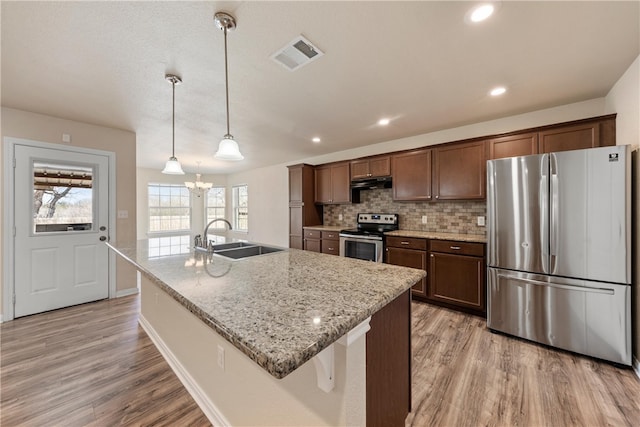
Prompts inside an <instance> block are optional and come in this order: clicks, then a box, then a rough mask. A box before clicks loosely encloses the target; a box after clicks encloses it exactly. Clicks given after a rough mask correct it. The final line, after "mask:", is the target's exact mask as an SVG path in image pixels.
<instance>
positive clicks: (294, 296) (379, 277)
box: [108, 239, 425, 378]
mask: <svg viewBox="0 0 640 427" xmlns="http://www.w3.org/2000/svg"><path fill="white" fill-rule="evenodd" d="M108 245H109V246H110V247H111V248H112V249H113V250H115V252H117V253H118V254H119V255H121V256H123V257H124V258H125V259H127V260H128V261H130V262H131V263H133V264H134V265H135V266H136V267H137V268H138V269H139V270H140V271H141V272H142V273H143V274H145V276H147V277H148V278H150V279H151V280H152V281H153V282H154V283H156V284H157V285H158V286H159V287H161V288H162V289H164V290H165V291H166V292H167V293H168V294H169V295H171V296H172V297H173V298H174V299H175V300H176V301H178V302H179V303H180V304H182V305H183V306H184V307H186V308H187V309H188V310H189V311H191V312H192V313H193V314H194V315H195V316H197V317H199V318H200V319H201V320H202V321H203V322H204V323H205V324H207V325H208V326H210V327H211V328H212V329H214V330H215V331H216V332H217V333H218V334H220V335H221V336H223V337H224V338H225V339H227V340H228V341H229V342H230V343H232V344H233V345H234V346H236V347H237V348H238V349H240V350H241V351H242V352H243V353H244V354H246V355H247V356H248V357H249V358H251V359H252V360H254V361H255V362H256V363H257V364H258V365H259V366H261V367H262V368H264V369H265V370H266V371H267V372H269V373H270V374H271V375H273V376H274V377H276V378H283V377H285V376H286V375H288V374H289V373H291V372H293V371H294V370H295V369H297V368H298V367H299V366H301V365H302V364H303V363H305V362H306V361H308V360H309V359H311V358H312V357H313V356H315V355H316V354H317V353H319V352H320V351H322V350H323V349H324V348H326V347H328V346H329V345H331V344H332V343H333V342H335V341H336V340H337V339H339V338H340V337H342V336H343V335H344V334H345V333H347V332H349V331H350V330H351V329H353V328H354V327H355V326H357V325H359V324H360V323H361V322H363V321H364V320H365V319H367V317H369V316H371V315H373V314H374V313H376V312H377V311H378V310H380V309H381V308H382V307H384V306H385V305H387V304H388V303H390V302H391V301H393V300H394V299H395V298H396V297H398V296H399V295H400V294H402V293H403V292H405V291H406V290H408V289H409V288H411V286H412V285H414V284H415V283H416V282H417V281H418V280H420V279H421V278H423V277H424V276H425V272H424V271H423V270H416V269H411V268H405V267H399V266H394V265H389V264H382V263H373V262H368V261H362V260H356V259H352V258H344V257H338V256H335V255H326V254H320V253H315V252H309V251H302V250H297V249H287V250H284V251H282V252H276V253H270V254H265V255H260V256H254V257H249V258H245V259H242V260H230V259H229V258H225V257H222V256H220V255H211V254H207V253H202V252H193V251H190V250H189V247H188V244H187V245H185V247H184V248H183V249H184V251H183V252H184V253H177V254H175V255H170V256H155V257H154V256H151V255H150V254H153V253H155V252H154V251H153V250H152V248H150V240H148V239H145V240H139V241H138V242H135V243H130V244H127V243H123V244H119V243H113V242H112V243H108ZM176 252H179V251H176ZM211 357H212V358H215V355H212V356H211Z"/></svg>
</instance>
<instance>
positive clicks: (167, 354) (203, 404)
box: [138, 313, 231, 426]
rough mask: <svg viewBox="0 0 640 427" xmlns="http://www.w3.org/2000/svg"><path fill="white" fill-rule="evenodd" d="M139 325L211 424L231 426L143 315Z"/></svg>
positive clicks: (139, 319)
mask: <svg viewBox="0 0 640 427" xmlns="http://www.w3.org/2000/svg"><path fill="white" fill-rule="evenodd" d="M138 323H140V326H142V329H144V330H145V332H146V333H147V335H149V338H151V341H153V343H154V344H155V346H156V348H157V349H158V351H159V352H160V354H162V356H163V357H164V359H165V360H166V361H167V363H168V364H169V366H171V369H173V372H175V374H176V376H177V377H178V379H179V380H180V381H181V382H182V385H184V387H185V388H186V389H187V391H188V392H189V394H190V395H191V397H193V400H195V401H196V403H197V404H198V406H199V407H200V409H202V412H204V414H205V416H206V417H207V418H208V419H209V421H211V424H213V425H214V426H230V425H231V423H229V421H228V420H227V419H226V418H225V416H224V415H222V413H221V412H220V410H219V409H218V408H217V407H216V405H215V404H214V403H213V402H212V401H211V400H210V399H209V397H208V396H207V395H206V394H205V392H204V391H203V390H202V389H201V388H200V386H199V385H198V383H197V382H196V381H195V380H194V379H193V377H192V376H191V375H190V374H189V372H187V370H186V369H185V368H184V366H182V364H181V363H180V361H178V359H177V358H176V357H175V356H174V354H173V353H172V352H171V350H169V348H168V347H167V346H166V344H165V343H164V341H163V340H162V338H160V336H159V335H158V333H157V332H156V331H155V329H153V326H151V325H150V324H149V322H147V319H145V318H144V316H143V315H142V313H141V314H140V317H139V318H138Z"/></svg>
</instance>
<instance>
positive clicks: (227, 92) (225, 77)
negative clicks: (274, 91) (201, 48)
mask: <svg viewBox="0 0 640 427" xmlns="http://www.w3.org/2000/svg"><path fill="white" fill-rule="evenodd" d="M223 30H224V81H225V89H226V95H227V134H226V135H225V137H226V136H230V134H229V66H228V65H227V27H226V26H225V27H224V29H223Z"/></svg>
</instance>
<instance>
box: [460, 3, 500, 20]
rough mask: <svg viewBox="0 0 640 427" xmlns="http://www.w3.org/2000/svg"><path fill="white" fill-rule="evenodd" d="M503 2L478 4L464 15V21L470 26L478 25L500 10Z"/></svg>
mask: <svg viewBox="0 0 640 427" xmlns="http://www.w3.org/2000/svg"><path fill="white" fill-rule="evenodd" d="M501 3H502V2H501V1H498V0H496V1H487V2H484V3H477V4H476V5H475V6H474V7H472V8H471V9H469V10H468V11H467V13H466V14H465V15H464V20H465V21H466V22H467V23H469V24H476V23H478V22H482V21H484V20H486V19H487V18H489V17H490V16H491V15H493V14H494V13H496V12H497V11H498V9H500V5H501Z"/></svg>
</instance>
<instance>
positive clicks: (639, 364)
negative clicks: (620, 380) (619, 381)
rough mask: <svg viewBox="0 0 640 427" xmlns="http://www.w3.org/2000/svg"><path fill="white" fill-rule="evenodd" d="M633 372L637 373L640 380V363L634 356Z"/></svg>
mask: <svg viewBox="0 0 640 427" xmlns="http://www.w3.org/2000/svg"><path fill="white" fill-rule="evenodd" d="M633 370H634V371H636V375H637V376H638V378H640V361H638V359H637V358H636V357H635V356H633Z"/></svg>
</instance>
